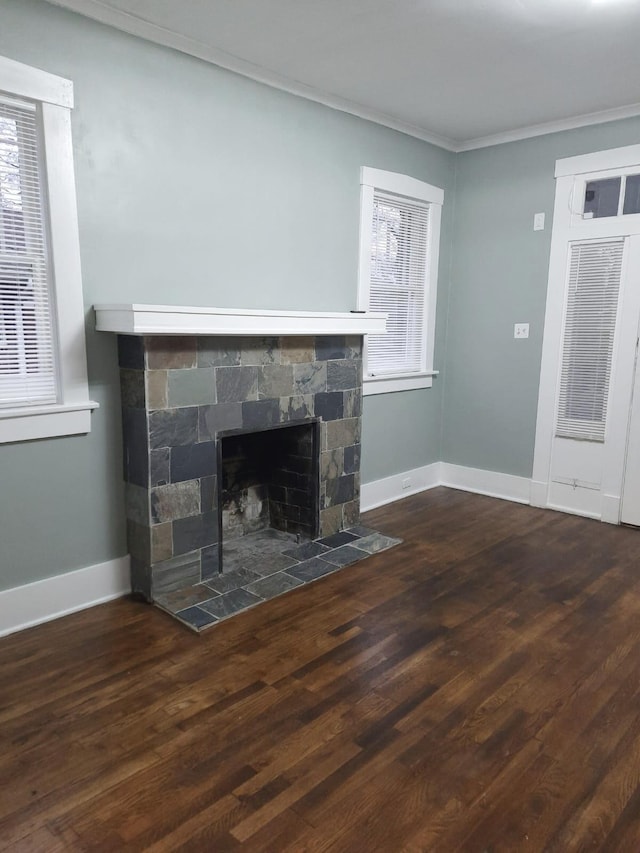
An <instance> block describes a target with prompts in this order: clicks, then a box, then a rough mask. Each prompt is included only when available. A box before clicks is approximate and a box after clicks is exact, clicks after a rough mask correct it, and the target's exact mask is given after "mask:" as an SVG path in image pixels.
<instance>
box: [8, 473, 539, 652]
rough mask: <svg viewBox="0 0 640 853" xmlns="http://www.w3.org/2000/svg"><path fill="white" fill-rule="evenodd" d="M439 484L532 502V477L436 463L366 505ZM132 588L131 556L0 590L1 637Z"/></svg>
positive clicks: (391, 483) (396, 478) (368, 487)
mask: <svg viewBox="0 0 640 853" xmlns="http://www.w3.org/2000/svg"><path fill="white" fill-rule="evenodd" d="M407 481H408V484H407ZM436 486H449V487H450V488H454V489H462V490H463V491H467V492H476V493H478V494H482V495H490V496H491V497H496V498H503V499H505V500H510V501H516V502H518V503H529V491H530V487H531V480H529V479H528V478H527V477H514V476H512V475H511V474H499V473H497V472H495V471H481V470H479V469H477V468H466V467H464V466H462V465H451V464H450V463H448V462H433V463H432V464H431V465H423V466H422V467H420V468H413V469H411V470H410V471H403V472H401V473H400V474H393V475H392V476H391V477H385V478H384V479H382V480H374V481H373V482H372V483H364V484H363V485H362V490H361V497H360V503H361V508H362V511H363V512H366V511H367V510H370V509H375V508H376V507H379V506H384V505H385V504H388V503H392V502H393V501H397V500H401V499H402V498H406V497H409V496H410V495H415V494H418V492H424V491H426V490H427V489H433V488H435V487H436ZM130 591H131V581H130V575H129V557H128V556H126V557H121V558H119V559H116V560H109V561H108V562H106V563H99V564H98V565H96V566H88V567H87V568H84V569H77V570H76V571H74V572H67V573H66V574H64V575H56V576H55V577H51V578H45V579H44V580H41V581H35V583H30V584H25V585H24V586H18V587H14V588H13V589H6V590H4V591H0V637H3V636H5V635H6V634H12V633H13V632H14V631H20V630H22V629H23V628H30V627H31V626H33V625H39V624H41V623H42V622H49V621H50V620H52V619H57V618H58V617H60V616H66V615H67V614H68V613H74V612H76V611H77V610H84V609H85V608H87V607H93V606H94V605H96V604H102V603H103V602H104V601H110V600H111V599H114V598H120V596H123V595H126V594H127V593H129V592H130Z"/></svg>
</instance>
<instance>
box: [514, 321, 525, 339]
mask: <svg viewBox="0 0 640 853" xmlns="http://www.w3.org/2000/svg"><path fill="white" fill-rule="evenodd" d="M513 337H514V338H528V337H529V324H528V323H516V324H515V325H514V327H513Z"/></svg>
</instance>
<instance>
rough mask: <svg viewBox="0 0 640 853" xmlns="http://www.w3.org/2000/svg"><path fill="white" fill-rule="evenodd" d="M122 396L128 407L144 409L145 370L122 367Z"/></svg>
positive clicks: (123, 403)
mask: <svg viewBox="0 0 640 853" xmlns="http://www.w3.org/2000/svg"><path fill="white" fill-rule="evenodd" d="M120 398H121V400H122V405H123V406H124V407H125V408H126V407H129V408H132V409H144V407H145V392H144V371H143V370H130V369H129V368H122V367H121V368H120Z"/></svg>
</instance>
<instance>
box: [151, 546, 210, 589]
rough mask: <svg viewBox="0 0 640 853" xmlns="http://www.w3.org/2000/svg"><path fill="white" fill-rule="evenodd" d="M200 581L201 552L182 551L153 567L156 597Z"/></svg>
mask: <svg viewBox="0 0 640 853" xmlns="http://www.w3.org/2000/svg"><path fill="white" fill-rule="evenodd" d="M199 581H200V552H199V551H191V552H189V553H188V554H185V553H182V554H179V555H178V556H176V557H172V558H171V559H170V560H163V561H162V562H161V563H156V564H155V565H154V566H153V567H152V582H153V595H154V598H155V597H156V596H158V595H162V594H163V593H167V592H175V591H176V590H178V589H183V588H184V587H185V586H191V585H192V584H195V583H199Z"/></svg>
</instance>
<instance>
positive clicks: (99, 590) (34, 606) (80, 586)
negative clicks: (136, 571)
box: [0, 556, 131, 637]
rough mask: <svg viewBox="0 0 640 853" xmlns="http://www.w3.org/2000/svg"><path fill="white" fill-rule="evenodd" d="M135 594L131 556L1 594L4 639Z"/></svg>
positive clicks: (0, 628)
mask: <svg viewBox="0 0 640 853" xmlns="http://www.w3.org/2000/svg"><path fill="white" fill-rule="evenodd" d="M129 592H131V579H130V575H129V557H128V556H127V557H120V558H119V559H116V560H109V561H108V562H106V563H98V565H95V566H87V567H86V568H84V569H77V570H76V571H73V572H66V573H65V574H64V575H56V576H55V577H51V578H45V579H44V580H41V581H35V582H34V583H28V584H24V585H23V586H17V587H13V589H5V590H2V591H0V637H3V636H5V635H6V634H12V633H13V632H14V631H21V630H22V629H23V628H30V627H31V626H32V625H39V624H41V623H42V622H49V621H50V620H51V619H57V618H58V617H59V616H66V615H67V614H68V613H74V612H75V611H76V610H84V609H85V608H86V607H93V606H94V605H95V604H102V602H104V601H110V600H111V599H113V598H120V597H121V596H123V595H126V594H127V593H129Z"/></svg>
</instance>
